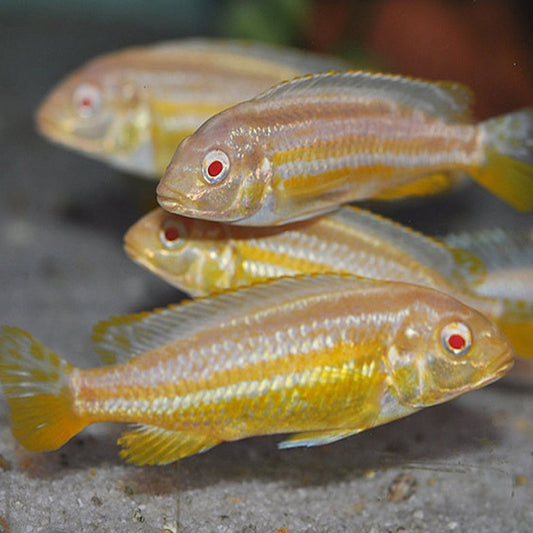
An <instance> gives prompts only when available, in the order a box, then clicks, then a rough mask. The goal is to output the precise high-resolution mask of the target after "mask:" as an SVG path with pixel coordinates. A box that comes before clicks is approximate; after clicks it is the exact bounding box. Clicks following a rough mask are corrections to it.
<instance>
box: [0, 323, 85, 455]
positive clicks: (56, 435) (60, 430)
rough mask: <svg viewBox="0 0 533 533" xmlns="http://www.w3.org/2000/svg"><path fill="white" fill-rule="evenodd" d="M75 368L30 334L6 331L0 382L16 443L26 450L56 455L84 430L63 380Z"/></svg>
mask: <svg viewBox="0 0 533 533" xmlns="http://www.w3.org/2000/svg"><path fill="white" fill-rule="evenodd" d="M72 370H74V367H73V366H72V365H70V364H69V363H67V362H66V361H63V360H62V359H60V358H59V357H58V356H57V355H56V354H55V353H53V352H51V351H50V350H49V349H48V348H46V347H45V346H44V345H43V344H41V343H40V342H39V341H37V340H35V339H34V338H33V337H32V336H31V335H30V334H29V333H26V332H25V331H23V330H21V329H19V328H14V327H10V326H4V327H3V328H2V332H1V334H0V381H1V382H2V388H3V390H4V395H5V396H6V397H7V401H8V404H9V409H10V411H11V421H12V431H13V435H14V436H15V438H16V439H17V440H18V441H19V442H20V443H21V444H22V445H23V446H24V447H25V448H27V449H28V450H33V451H48V450H55V449H57V448H59V447H60V446H62V445H63V444H65V443H66V442H67V441H68V440H69V439H70V438H71V437H73V436H74V435H75V434H76V433H78V432H79V431H80V430H81V429H83V427H84V426H85V425H86V424H85V423H84V422H83V421H82V420H80V418H79V417H77V416H76V414H75V413H74V411H73V409H72V407H73V402H72V394H71V391H70V388H69V385H68V379H67V375H68V374H69V373H70V372H72Z"/></svg>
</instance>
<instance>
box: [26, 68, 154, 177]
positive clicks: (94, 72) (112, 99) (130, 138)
mask: <svg viewBox="0 0 533 533" xmlns="http://www.w3.org/2000/svg"><path fill="white" fill-rule="evenodd" d="M145 99H146V97H145V95H144V94H143V91H140V90H138V89H137V87H136V84H135V83H134V82H133V80H132V79H130V78H129V74H128V73H127V71H126V72H122V71H116V69H114V68H113V66H112V65H109V64H108V61H106V60H99V59H96V60H94V61H93V62H91V63H89V64H88V65H87V66H86V67H82V68H81V69H80V70H78V71H76V72H74V73H73V74H71V75H70V76H68V77H67V78H66V79H64V80H63V81H61V82H60V83H59V84H58V85H57V86H56V87H55V88H53V89H52V90H51V91H50V93H49V94H48V95H47V97H46V98H45V99H44V101H43V102H42V104H41V105H40V107H39V109H38V110H37V113H36V123H37V128H38V130H39V131H40V133H41V134H43V135H44V136H45V137H47V138H49V139H51V140H52V141H54V142H57V143H59V144H62V145H63V146H66V147H68V148H71V149H74V150H76V151H79V152H82V153H84V154H85V155H88V156H91V157H94V158H97V159H101V160H106V161H108V162H109V163H111V164H115V166H118V167H122V168H127V167H128V161H129V160H130V159H131V158H132V154H137V153H138V152H140V151H141V150H144V151H146V150H147V149H148V148H147V147H146V143H147V142H148V141H147V139H148V136H149V120H148V119H149V110H148V108H147V105H146V103H145V102H144V100H145ZM141 145H142V147H141ZM137 159H140V156H139V157H137ZM130 166H131V163H130ZM137 166H138V165H137ZM149 166H150V168H151V166H153V163H152V162H151V161H150V162H149ZM134 170H136V171H137V172H142V170H140V171H139V170H138V169H137V168H136V167H134Z"/></svg>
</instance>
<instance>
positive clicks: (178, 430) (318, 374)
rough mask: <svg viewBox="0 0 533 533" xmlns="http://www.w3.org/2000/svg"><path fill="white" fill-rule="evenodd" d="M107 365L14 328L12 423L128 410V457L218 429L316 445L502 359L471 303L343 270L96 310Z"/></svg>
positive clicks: (86, 418)
mask: <svg viewBox="0 0 533 533" xmlns="http://www.w3.org/2000/svg"><path fill="white" fill-rule="evenodd" d="M94 339H95V342H96V346H97V349H98V351H99V352H100V353H103V354H107V355H108V356H111V357H114V358H116V360H117V362H116V363H115V364H113V365H110V366H106V367H102V368H94V369H88V370H82V369H79V368H75V367H73V366H71V365H70V364H69V363H67V362H66V361H64V360H62V359H60V358H59V357H58V356H57V355H55V354H54V353H53V352H51V351H50V350H49V349H47V348H46V347H45V346H43V345H42V344H41V343H39V342H38V341H37V340H35V339H34V338H33V337H31V336H30V335H29V334H28V333H26V332H24V331H22V330H20V329H18V328H14V327H8V326H5V327H4V328H3V329H2V333H1V335H0V380H1V382H2V386H3V391H4V394H5V396H6V397H7V400H8V404H9V408H10V412H11V421H12V430H13V434H14V435H15V437H16V438H17V439H18V440H19V441H20V442H21V444H23V445H24V446H25V447H26V448H28V449H30V450H35V451H44V450H54V449H56V448H59V447H60V446H61V445H63V444H64V443H65V442H66V441H68V440H69V439H70V438H71V437H72V436H74V435H75V434H76V433H78V432H79V431H80V430H81V429H83V428H84V427H85V426H87V425H88V424H91V423H94V422H100V421H116V422H131V423H136V424H140V427H137V428H136V429H134V430H132V431H130V432H128V433H126V434H124V435H123V436H122V437H121V438H120V439H119V444H120V445H121V446H122V448H123V449H122V451H121V455H122V457H124V458H125V459H126V460H128V461H130V462H133V463H136V464H163V463H169V462H172V461H176V460H178V459H180V458H182V457H185V456H188V455H191V454H194V453H198V452H202V451H205V450H207V449H209V448H211V447H213V446H215V445H217V444H219V443H220V442H223V441H233V440H238V439H242V438H245V437H249V436H252V435H265V434H274V433H295V435H293V436H292V437H290V438H288V439H287V440H285V441H283V442H282V443H281V444H280V447H281V448H289V447H295V446H315V445H320V444H328V443H331V442H334V441H336V440H338V439H341V438H344V437H347V436H349V435H352V434H355V433H358V432H360V431H363V430H365V429H367V428H371V427H374V426H377V425H379V424H384V423H387V422H390V421H391V420H394V419H397V418H399V417H403V416H406V415H409V414H411V413H413V412H415V411H417V410H419V409H422V408H424V407H428V406H431V405H434V404H439V403H441V402H444V401H447V400H450V399H452V398H454V397H456V396H458V395H460V394H463V393H466V392H469V391H471V390H474V389H477V388H479V387H482V386H484V385H487V384H488V383H491V382H493V381H495V380H496V379H498V378H500V377H501V376H503V374H505V373H506V372H507V371H508V370H509V369H510V367H511V366H512V349H511V346H510V345H509V342H508V341H507V340H506V338H505V337H504V336H503V335H502V334H501V333H500V332H499V331H498V329H497V328H496V327H495V326H494V325H493V324H492V323H491V322H490V321H489V320H487V319H486V318H485V317H484V316H482V315H481V314H479V313H478V312H476V311H475V310H473V309H471V308H469V307H467V306H465V305H463V304H461V303H460V302H458V301H457V300H455V299H453V298H451V297H450V296H448V295H445V294H443V293H440V292H438V291H435V290H433V289H429V288H426V287H420V286H417V285H410V284H405V283H395V282H386V281H376V280H362V279H359V278H357V277H354V276H345V275H334V274H333V275H318V276H308V277H299V278H282V279H277V280H274V281H271V282H269V283H265V284H261V285H255V286H252V287H247V288H243V289H240V290H238V291H230V292H225V293H222V294H219V295H216V296H213V297H210V298H207V299H200V300H195V301H192V302H190V303H185V304H181V305H178V306H174V307H169V308H167V309H162V310H158V311H155V312H153V313H142V314H140V315H136V316H130V317H122V318H113V319H111V320H110V321H109V322H107V323H103V324H100V325H97V326H96V328H95V334H94Z"/></svg>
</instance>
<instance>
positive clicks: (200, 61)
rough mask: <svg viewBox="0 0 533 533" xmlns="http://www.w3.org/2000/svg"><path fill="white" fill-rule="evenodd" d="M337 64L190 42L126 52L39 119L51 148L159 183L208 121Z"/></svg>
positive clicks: (89, 67)
mask: <svg viewBox="0 0 533 533" xmlns="http://www.w3.org/2000/svg"><path fill="white" fill-rule="evenodd" d="M343 67H345V63H344V62H343V61H341V60H340V59H335V58H332V57H327V56H321V55H319V54H313V53H311V52H303V51H299V50H296V49H291V48H283V47H275V46H269V45H262V44H256V43H250V42H239V41H230V40H228V41H225V40H217V39H211V40H210V39H185V40H182V41H169V42H162V43H157V44H153V45H149V46H138V47H131V48H126V49H124V50H120V51H117V52H112V53H108V54H104V55H102V56H100V57H97V58H95V59H93V60H92V61H90V62H89V63H88V64H86V65H85V66H83V67H81V68H80V69H79V70H77V71H76V72H74V73H72V74H71V75H69V76H68V77H67V78H66V79H65V80H63V81H61V83H59V84H58V86H57V87H56V88H54V89H53V90H52V91H51V93H50V94H49V95H48V96H47V98H46V99H45V101H44V102H43V103H42V105H41V106H40V108H39V110H38V112H37V115H36V120H37V126H38V129H39V131H40V132H41V133H42V134H43V135H45V136H46V137H48V138H50V139H51V140H53V141H56V142H59V143H60V144H62V145H64V146H67V147H69V148H73V149H75V150H78V151H80V152H82V153H84V154H86V155H89V156H91V157H94V158H97V159H100V160H103V161H105V162H107V163H109V164H111V165H113V166H115V167H117V168H120V169H122V170H126V171H128V172H132V173H134V174H138V175H141V176H145V177H150V178H158V177H160V176H161V174H162V173H163V171H164V169H165V167H166V166H167V165H168V162H169V161H170V159H171V157H172V154H173V153H174V151H175V150H176V146H177V145H178V144H179V143H180V141H181V140H182V139H183V138H185V137H186V136H188V135H190V134H191V133H193V132H194V131H195V130H196V129H197V128H198V127H199V126H200V125H201V124H202V123H203V122H204V121H205V120H207V119H208V118H209V117H210V116H211V115H214V114H216V113H218V112H219V111H222V110H223V109H225V108H227V107H230V106H231V105H234V104H236V103H238V102H240V101H242V100H247V99H249V98H252V97H253V96H255V95H257V94H259V93H260V92H262V91H264V90H265V89H267V88H268V87H271V86H272V85H274V84H276V83H279V82H281V81H283V80H285V79H290V78H293V77H295V76H299V75H302V74H306V73H308V72H319V71H324V70H330V69H334V68H343Z"/></svg>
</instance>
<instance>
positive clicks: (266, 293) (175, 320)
mask: <svg viewBox="0 0 533 533" xmlns="http://www.w3.org/2000/svg"><path fill="white" fill-rule="evenodd" d="M345 278H350V279H351V281H350V282H348V285H347V284H346V283H347V282H346V279H345ZM354 283H357V278H356V276H349V275H344V274H318V275H306V276H296V277H294V278H278V279H274V280H271V281H268V282H265V283H260V284H257V285H251V286H249V287H243V288H241V289H235V290H227V291H223V292H221V293H218V294H216V295H213V296H209V297H206V298H198V299H196V300H186V301H185V302H183V303H181V304H177V305H171V306H169V307H166V308H162V309H155V310H154V311H152V312H143V313H139V314H135V315H128V316H119V317H111V318H110V319H109V320H104V321H102V322H99V323H98V324H96V326H95V327H94V329H93V342H94V348H95V351H96V352H97V353H99V354H100V355H101V356H102V359H103V360H104V362H106V363H118V362H124V361H127V360H128V359H129V358H131V357H132V356H134V355H139V354H141V353H144V352H148V351H151V350H153V349H155V348H159V347H161V346H164V345H167V344H171V343H173V342H176V341H177V340H179V339H181V338H183V337H185V336H188V335H192V334H194V333H195V332H197V331H200V330H203V329H205V328H208V327H210V326H215V325H216V326H219V325H221V324H224V323H229V322H231V320H232V319H234V318H236V317H241V316H243V315H244V314H248V313H254V312H261V311H263V309H265V308H268V307H269V306H270V307H272V306H273V305H274V304H275V303H278V302H281V301H283V300H284V299H285V301H286V300H287V294H289V295H290V296H291V298H296V297H298V296H302V295H307V294H311V293H320V292H321V291H324V290H326V289H327V290H333V289H334V288H335V286H336V284H337V285H338V286H339V290H343V287H345V286H351V287H353V284H354Z"/></svg>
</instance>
